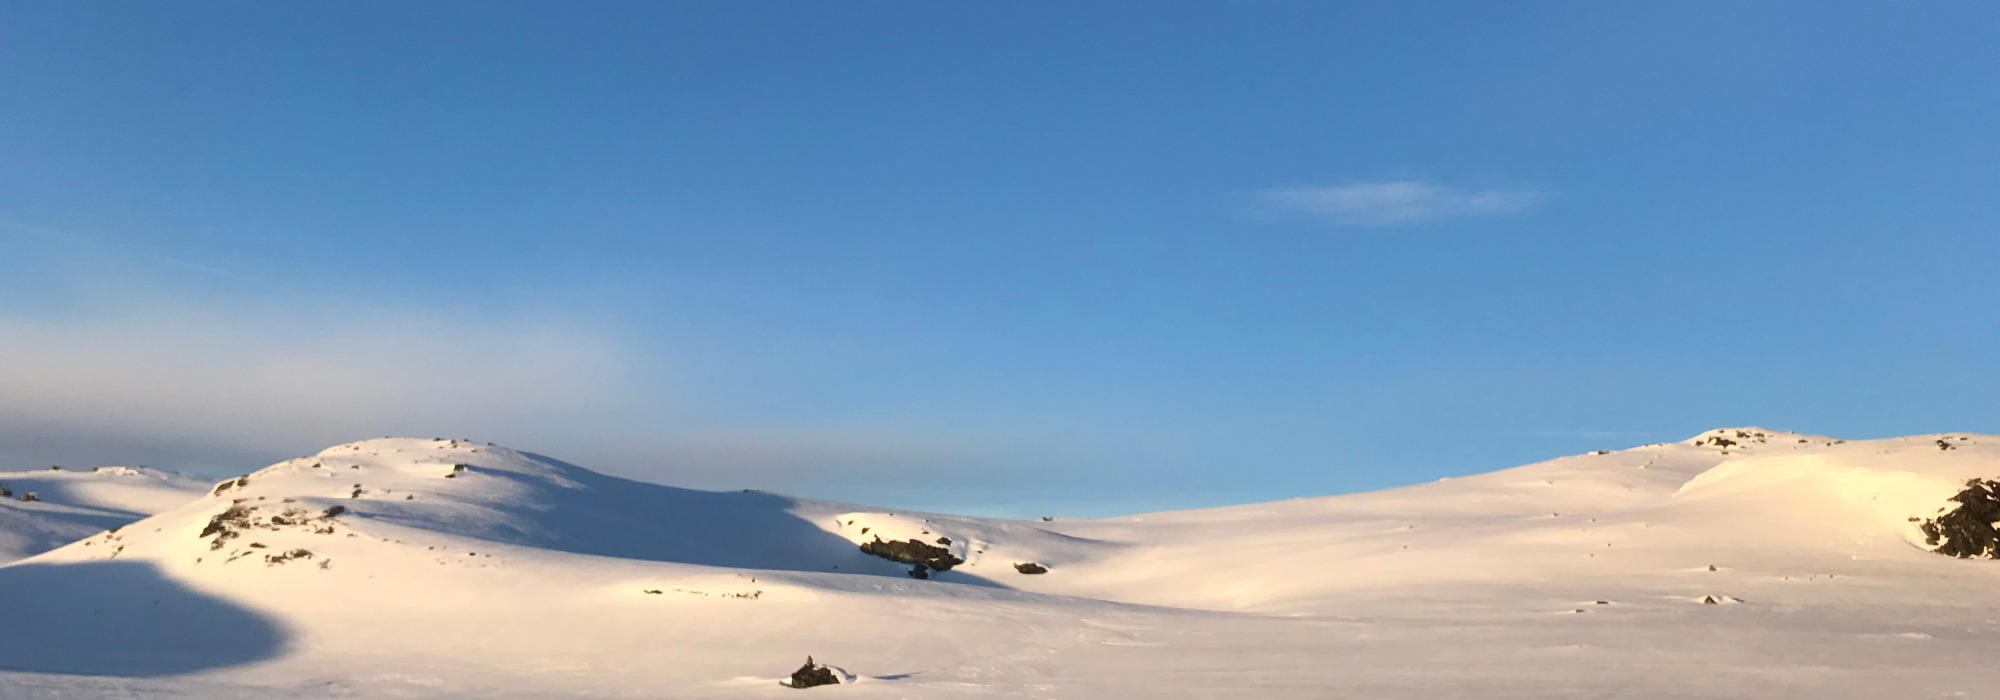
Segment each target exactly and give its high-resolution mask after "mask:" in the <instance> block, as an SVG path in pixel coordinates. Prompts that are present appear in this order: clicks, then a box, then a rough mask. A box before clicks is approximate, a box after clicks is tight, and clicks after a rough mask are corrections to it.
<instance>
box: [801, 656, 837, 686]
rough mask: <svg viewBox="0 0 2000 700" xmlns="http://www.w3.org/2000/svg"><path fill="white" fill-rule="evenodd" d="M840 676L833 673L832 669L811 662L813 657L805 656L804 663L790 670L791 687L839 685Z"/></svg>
mask: <svg viewBox="0 0 2000 700" xmlns="http://www.w3.org/2000/svg"><path fill="white" fill-rule="evenodd" d="M839 684H840V677H839V676H835V675H833V669H831V668H827V667H826V666H822V665H819V664H815V663H813V657H810V656H808V657H806V665H804V666H800V667H799V670H797V671H793V672H792V687H794V688H811V687H813V686H820V685H839Z"/></svg>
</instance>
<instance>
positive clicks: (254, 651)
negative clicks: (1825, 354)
mask: <svg viewBox="0 0 2000 700" xmlns="http://www.w3.org/2000/svg"><path fill="white" fill-rule="evenodd" d="M1996 477H2000V437H1995V436H1988V435H1973V434H1962V433H1952V434H1941V435H1924V436H1913V437H1906V438H1891V439H1885V440H1869V441H1851V442H1850V441H1841V440H1837V439H1833V438H1827V437H1821V436H1813V435H1802V434H1795V433H1786V432H1781V431H1772V430H1764V429H1760V428H1740V429H1724V430H1717V431H1709V432H1707V433H1703V434H1701V435H1698V436H1695V437H1694V438H1691V439H1689V440H1685V441H1681V442H1677V443H1665V444H1658V445H1647V446H1642V447H1637V448H1633V449H1628V450H1623V451H1612V452H1593V453H1589V454H1584V455H1577V456H1572V457H1564V458H1560V459H1554V460H1550V461H1547V462H1541V463H1537V464H1531V465H1527V466H1523V467H1517V468H1513V469H1506V470H1502V471H1497V472H1491V473H1487V474H1481V475H1477V476H1471V477H1464V478H1455V479H1448V480H1443V481H1439V482H1434V483H1429V484H1423V485H1417V486H1410V487H1405V488H1399V489H1391V490H1386V491H1378V492H1371V493H1360V494H1351V495H1342V496H1329V497H1319V498H1301V499H1293V500H1288V501H1279V502H1273V503H1263V504H1255V505H1245V506H1234V507H1227V508H1214V509H1204V510H1191V511H1178V512H1168V513H1151V514H1145V515H1135V516H1128V517H1121V518H1108V519H1070V518H1058V519H1055V520H1052V521H1018V520H1003V519H991V518H970V517H961V516H953V515H947V514H939V513H922V512H912V511H902V510H894V509H884V508H877V507H871V506H865V505H857V504H850V503H837V502H831V501H821V500H813V499H807V498H795V497H790V496H782V495H777V494H771V493H763V492H751V491H746V492H708V491H695V490H688V489H679V488H674V487H670V486H662V485H657V484H648V483H642V482H636V481H629V480H625V479H618V478H615V477H610V476H606V475H602V474H598V473H595V472H591V471H589V470H586V469H583V468H581V467H577V466H574V465H570V464H566V463H563V462H560V461H557V460H554V459H550V458H547V457H542V456H539V455H535V454H531V453H526V452H518V451H515V450H511V449H507V448H504V447H498V446H493V445H490V444H485V443H475V442H470V441H464V440H431V439H381V440H367V441H363V442H357V443H350V444H347V445H339V446H335V447H332V448H329V449H327V450H325V451H323V452H320V453H319V454H317V455H313V456H310V457H303V458H299V459H294V460H289V461H286V462H281V463H279V464H276V465H272V466H270V467H267V468H265V469H262V470H259V471H256V472H253V473H250V474H248V475H246V476H244V477H241V478H239V479H230V480H226V481H223V482H218V483H214V484H206V483H190V482H189V481H187V480H186V478H185V477H179V476H178V475H171V474H166V473H162V472H154V471H151V470H100V471H99V472H95V473H93V472H81V471H79V472H10V473H0V485H5V486H6V487H7V488H9V489H10V490H13V491H15V492H17V493H18V492H21V491H28V490H38V491H39V492H40V493H39V495H41V496H42V497H43V501H42V502H37V503H22V502H19V501H12V500H10V501H6V502H4V503H0V561H7V560H17V561H12V563H10V564H7V565H5V566H4V567H0V698H41V697H79V696H82V697H147V698H150V697H187V698H218V697H221V698H227V697H244V698H251V697H254V698H266V697H408V698H430V697H643V698H656V697H673V698H687V697H697V698H698V697H766V696H769V697H790V696H791V695H790V694H792V693H799V692H809V693H821V694H827V695H834V696H840V697H885V698H890V697H924V698H934V697H935V698H1007V697H1034V698H1107V697H1129V698H1171V697H1219V696H1270V697H1302V698H1304V697H1312V698H1318V697H1354V698H1455V697H1456V698H1603V697H1635V698H1751V697H1754V698H1890V697H1894V698H1951V697H1988V696H1990V693H1991V689H1992V688H1994V687H2000V670H1996V669H1995V668H1994V665H1993V664H1992V663H1991V660H1992V659H1994V658H2000V561H1987V560H1961V559H1953V558H1949V557H1943V556H1938V555H1936V554H1934V553H1931V552H1929V551H1927V549H1926V547H1925V545H1924V542H1923V534H1922V533H1921V532H1920V531H1919V529H1918V523H1917V522H1916V521H1915V520H1914V519H1918V518H1925V517H1933V516H1935V515H1936V514H1937V513H1938V512H1939V510H1940V509H1941V508H1945V507H1948V506H1950V505H1952V504H1951V503H1949V502H1948V501H1947V500H1946V499H1948V498H1950V497H1951V496H1952V495H1953V494H1955V493H1957V492H1958V490H1959V489H1961V488H1963V485H1964V483H1965V481H1966V480H1968V479H1972V478H1996ZM30 482H32V483H30ZM113 526H118V527H117V529H116V530H109V529H108V528H111V527H113ZM877 538H880V539H882V540H885V541H903V540H910V539H915V540H918V541H920V542H922V543H924V544H925V545H928V546H930V547H936V548H938V550H939V551H942V552H943V553H944V554H946V555H947V556H948V558H950V559H956V560H962V562H963V563H960V564H957V565H956V566H953V567H952V568H950V569H949V570H946V571H933V572H931V574H930V578H929V579H926V580H918V579H915V578H912V577H911V576H910V575H909V573H908V572H909V570H910V568H911V567H910V565H909V564H904V563H897V562H892V561H888V560H885V559H882V558H878V557H875V556H871V555H869V554H866V553H863V552H862V551H861V550H860V545H862V544H866V543H870V542H873V541H874V540H876V539H877ZM44 550H46V551H44ZM1026 563H1036V564H1040V565H1043V566H1045V567H1047V572H1046V573H1042V574H1033V575H1029V574H1023V573H1020V572H1019V571H1017V570H1016V565H1017V564H1026ZM1711 601H1712V603H1711ZM807 655H811V656H813V657H815V658H816V659H817V660H819V661H821V662H822V663H826V664H828V665H830V666H831V667H833V668H834V669H835V671H836V673H837V674H838V675H840V676H841V677H842V679H843V681H844V682H843V683H841V684H839V685H836V686H826V687H820V688H811V689H805V690H795V689H791V688H788V687H785V685H783V684H782V683H781V681H787V680H788V678H789V674H790V672H791V671H792V670H793V669H795V668H797V667H798V665H799V663H800V662H801V661H803V660H804V658H805V657H806V656H807Z"/></svg>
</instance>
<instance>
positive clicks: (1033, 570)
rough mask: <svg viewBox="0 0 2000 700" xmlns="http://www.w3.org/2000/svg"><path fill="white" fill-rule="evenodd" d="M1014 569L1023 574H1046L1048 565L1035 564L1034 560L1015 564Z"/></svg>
mask: <svg viewBox="0 0 2000 700" xmlns="http://www.w3.org/2000/svg"><path fill="white" fill-rule="evenodd" d="M1014 570H1015V571H1019V572H1021V573H1024V574H1046V573H1048V572H1049V567H1046V566H1042V565H1041V564H1037V563H1035V562H1026V563H1021V564H1015V565H1014Z"/></svg>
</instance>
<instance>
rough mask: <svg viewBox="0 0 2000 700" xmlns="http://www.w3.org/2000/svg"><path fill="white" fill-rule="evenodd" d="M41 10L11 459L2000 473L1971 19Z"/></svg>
mask: <svg viewBox="0 0 2000 700" xmlns="http://www.w3.org/2000/svg"><path fill="white" fill-rule="evenodd" d="M939 5H940V4H934V3H859V4H846V3H842V4H834V3H709V4H695V3H664V2H662V3H629V4H608V3H584V4H581V6H579V7H564V6H559V5H558V4H557V3H540V4H533V3H492V2H480V3H462V4H453V3H426V4H423V5H422V6H408V5H407V4H392V3H339V4H327V3H219V4H213V5H206V6H202V7H199V8H190V7H185V6H178V7H177V6H169V5H162V4H157V3H58V2H30V3H9V4H8V5H7V6H6V7H4V8H0V464H18V465H20V466H37V465H41V464H46V463H64V464H73V465H79V466H81V465H89V464H100V463H146V464H152V465H155V466H167V467H175V468H180V469H184V470H189V471H194V472H198V473H210V474H223V473H236V472H241V471H244V470H247V469H250V468H254V467H257V466H261V465H262V464H264V463H267V462H270V461H274V460H276V459H281V458H285V457H289V456H294V455H298V454H305V453H309V452H313V451H317V450H318V449H320V448H322V447H325V446H327V445H330V444H333V443H335V442H342V441H346V440H351V439H357V438H361V437H368V436H378V435H386V434H396V435H421V436H430V435H448V436H455V437H456V436H463V437H473V438H476V439H480V440H492V441H496V442H500V443H503V444H509V445H513V446H517V447H522V448H525V449H532V450H536V451H540V452H545V453H548V454H552V455H555V456H559V457H562V458H565V459H569V460H571V461H575V462H578V463H582V464H585V465H587V466H592V467H595V468H598V469H601V470H603V471H608V472H612V473H618V474H623V475H628V476H636V477H640V478H646V479H651V480H656V481H662V482H666V483H673V484H680V485H688V486H697V487H707V488H735V487H756V488H766V489H772V490H777V491H782V492H788V493H800V494H810V495H819V496H825V497H833V498H842V499H848V500H859V501H864V502H875V503H884V504H888V505H897V506H903V507H924V508H934V509H957V510H964V511H973V512H980V513H996V514H1012V515H1029V514H1037V513H1041V512H1058V513H1063V514H1073V515H1095V514H1111V513H1122V512H1132V511H1139V510H1150V509H1160V508H1170V507H1189V506H1197V505H1213V504H1223V503H1233V502H1246V501H1255V500H1265V499H1273V498H1283V497H1291V496H1300V495H1316V494H1325V493H1336V492H1346V491H1354V490H1361V489H1369V488H1378V487H1384V486H1392V485H1400V484H1407V483H1415V482H1420V481H1426V480H1431V479H1435V478H1438V477H1441V476H1447V475H1454V474H1464V473H1471V472H1478V471H1486V470H1490V469H1494V468H1500V467H1505V466H1511V465H1514V464H1519V463H1524V462H1528V461H1534V460H1538V459H1543V458H1548V457H1553V456H1559V455H1563V454H1571V453H1576V452H1581V451H1584V450H1589V449H1598V448H1620V447H1626V446H1631V445H1635V444H1640V443H1645V442H1655V441H1664V440H1672V439H1678V438H1682V437H1686V436H1688V435H1691V434H1693V433H1696V432H1699V431H1701V430H1704V429H1707V428H1711V427H1718V426H1725V425H1738V424H1753V423H1754V424H1760V425H1765V426H1768V427H1774V428H1784V429H1793V430H1801V431H1807V432H1818V433H1827V434H1837V435H1842V436H1849V437H1872V436H1883V435H1892V434H1904V433H1917V432H1939V431H1947V430H1977V431H1984V432H2000V427H1996V426H1995V419H1996V417H2000V409H1997V408H1996V406H2000V403H1996V402H1995V401H1994V400H1993V397H1994V396H1995V395H1996V394H2000V373H1996V372H1995V367H1996V365H1995V359H1994V358H1995V357H1996V353H1995V351H1996V350H2000V324H1996V323H1995V321H1996V314H1995V312H1994V309H1995V308H1996V304H2000V282H1996V281H1995V279H1996V275H1995V271H1996V269H2000V243H1996V240H2000V237H1996V235H1995V234H1996V230H1995V229H1996V223H2000V208H1996V202H2000V198H1996V196H1995V195H1996V189H2000V130H1996V128H1995V124H2000V79H1996V77H1995V76H1996V75H2000V71H1995V70H1994V67H1995V63H1994V61H1993V46H1995V45H2000V14H1996V13H1993V12H1991V11H1990V8H1987V7H1984V6H1982V5H1981V4H1978V3H1955V2H1943V3H1926V4H1910V3H1887V2H1883V3H1834V2H1829V3H1810V4H1793V5H1790V6H1782V5H1780V4H1777V3H1650V4H1642V3H1588V4H1586V3H1346V4H1340V5H1336V4H1333V3H1310V2H1244V3H1210V4H1181V3H1158V2H1146V3H1007V4H1003V5H1001V4H978V5H972V4H966V5H963V6H955V7H945V6H939Z"/></svg>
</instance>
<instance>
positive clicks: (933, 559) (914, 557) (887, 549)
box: [861, 537, 965, 578]
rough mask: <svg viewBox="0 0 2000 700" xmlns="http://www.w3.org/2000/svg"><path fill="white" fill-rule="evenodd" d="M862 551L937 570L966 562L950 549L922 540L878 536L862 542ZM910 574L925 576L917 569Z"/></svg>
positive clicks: (918, 576)
mask: <svg viewBox="0 0 2000 700" xmlns="http://www.w3.org/2000/svg"><path fill="white" fill-rule="evenodd" d="M861 551H863V552H867V553H869V554H873V555H875V556H878V557H881V558H883V559H887V560H889V561H895V562H902V563H904V564H919V565H922V566H923V567H924V568H928V569H934V570H937V571H946V570H949V569H951V567H954V566H958V565H959V564H963V563H965V560H964V559H960V558H958V557H956V556H952V553H951V550H950V549H946V548H944V547H939V546H937V545H934V544H927V543H925V542H924V541H922V540H901V541H890V542H884V541H882V538H881V537H876V538H875V541H873V542H868V543H864V544H862V545H861ZM910 575H911V576H915V577H917V578H925V576H920V575H918V574H917V572H915V571H912V572H910Z"/></svg>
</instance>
